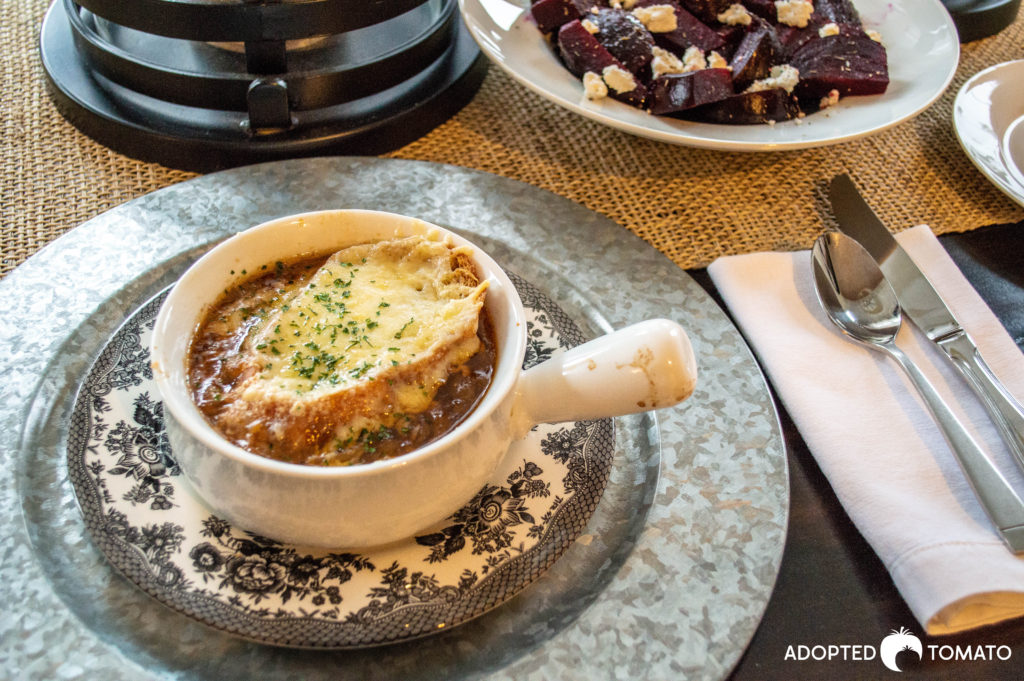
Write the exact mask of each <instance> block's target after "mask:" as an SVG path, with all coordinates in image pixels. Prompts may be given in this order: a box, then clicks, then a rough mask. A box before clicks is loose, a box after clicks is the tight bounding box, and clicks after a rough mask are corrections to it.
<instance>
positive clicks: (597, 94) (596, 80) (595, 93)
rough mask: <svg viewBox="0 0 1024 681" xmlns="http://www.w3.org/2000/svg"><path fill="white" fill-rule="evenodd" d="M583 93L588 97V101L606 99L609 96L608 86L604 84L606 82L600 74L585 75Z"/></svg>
mask: <svg viewBox="0 0 1024 681" xmlns="http://www.w3.org/2000/svg"><path fill="white" fill-rule="evenodd" d="M583 92H584V93H585V94H586V95H587V99H591V100H597V99H604V98H605V97H607V96H608V86H607V85H605V84H604V80H602V78H601V76H600V75H599V74H597V73H594V72H593V71H587V72H586V73H584V74H583Z"/></svg>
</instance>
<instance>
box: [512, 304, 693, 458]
mask: <svg viewBox="0 0 1024 681" xmlns="http://www.w3.org/2000/svg"><path fill="white" fill-rule="evenodd" d="M696 384H697V360H696V358H695V357H694V354H693V348H692V346H691V345H690V339H689V337H688V336H687V335H686V332H685V331H684V330H683V328H682V327H681V326H679V324H677V323H675V322H673V321H670V320H667V319H651V320H648V321H644V322H639V323H637V324H633V325H632V326H627V327H626V328H624V329H619V330H618V331H615V332H613V333H609V334H607V335H605V336H601V337H599V338H595V339H594V340H592V341H590V342H589V343H584V344H583V345H580V346H577V347H575V348H572V349H571V350H568V351H566V352H564V353H560V354H558V355H555V356H554V357H552V358H551V359H549V360H547V361H546V362H544V363H542V364H538V365H537V366H535V367H532V368H530V369H528V370H526V371H525V372H524V373H523V375H522V376H521V377H520V379H519V385H518V387H517V391H518V395H517V399H516V403H515V407H514V408H513V414H512V417H513V430H514V436H515V437H517V438H519V437H524V436H525V435H526V433H527V432H529V430H530V428H532V427H533V426H534V425H536V424H538V423H559V422H562V421H578V420H586V419H595V418H606V417H610V416H622V415H625V414H633V413H636V412H641V411H648V410H651V409H661V408H663V407H671V406H673V405H675V404H678V403H680V402H682V401H683V400H685V399H686V398H688V397H689V396H690V394H691V393H692V392H693V389H694V387H695V386H696Z"/></svg>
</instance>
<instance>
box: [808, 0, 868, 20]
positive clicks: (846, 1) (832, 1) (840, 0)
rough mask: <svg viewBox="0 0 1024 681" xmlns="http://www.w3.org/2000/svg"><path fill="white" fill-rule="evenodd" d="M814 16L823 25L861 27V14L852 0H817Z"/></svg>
mask: <svg viewBox="0 0 1024 681" xmlns="http://www.w3.org/2000/svg"><path fill="white" fill-rule="evenodd" d="M814 14H815V16H817V17H819V18H820V19H821V23H823V24H827V23H829V22H831V23H835V24H855V25H858V26H859V25H860V23H861V21H860V14H859V13H858V12H857V8H856V7H854V6H853V3H852V2H850V0H815V3H814Z"/></svg>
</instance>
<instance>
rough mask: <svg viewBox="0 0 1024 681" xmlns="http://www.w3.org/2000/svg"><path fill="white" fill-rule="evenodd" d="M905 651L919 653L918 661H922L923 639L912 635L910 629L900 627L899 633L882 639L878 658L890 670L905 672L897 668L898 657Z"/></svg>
mask: <svg viewBox="0 0 1024 681" xmlns="http://www.w3.org/2000/svg"><path fill="white" fill-rule="evenodd" d="M904 650H912V651H913V652H915V653H917V659H919V660H920V659H921V656H922V655H923V654H924V648H923V647H922V646H921V639H919V638H918V637H917V636H914V635H913V634H912V633H910V630H909V629H904V628H903V627H900V630H899V631H896V630H893V632H892V633H891V634H889V635H888V636H886V637H885V638H883V639H882V644H881V645H880V646H879V647H878V656H879V658H881V660H882V664H884V665H885V666H886V667H888V668H889V669H891V670H893V671H894V672H898V671H903V670H901V669H900V668H899V667H898V666H896V655H897V654H898V653H902V652H903V651H904Z"/></svg>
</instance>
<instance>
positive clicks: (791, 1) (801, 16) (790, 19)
mask: <svg viewBox="0 0 1024 681" xmlns="http://www.w3.org/2000/svg"><path fill="white" fill-rule="evenodd" d="M775 13H776V14H777V15H778V18H779V23H780V24H785V25H787V26H795V27H797V28H806V26H807V22H808V21H809V20H810V18H811V14H813V13H814V5H812V4H811V2H810V0H775Z"/></svg>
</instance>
